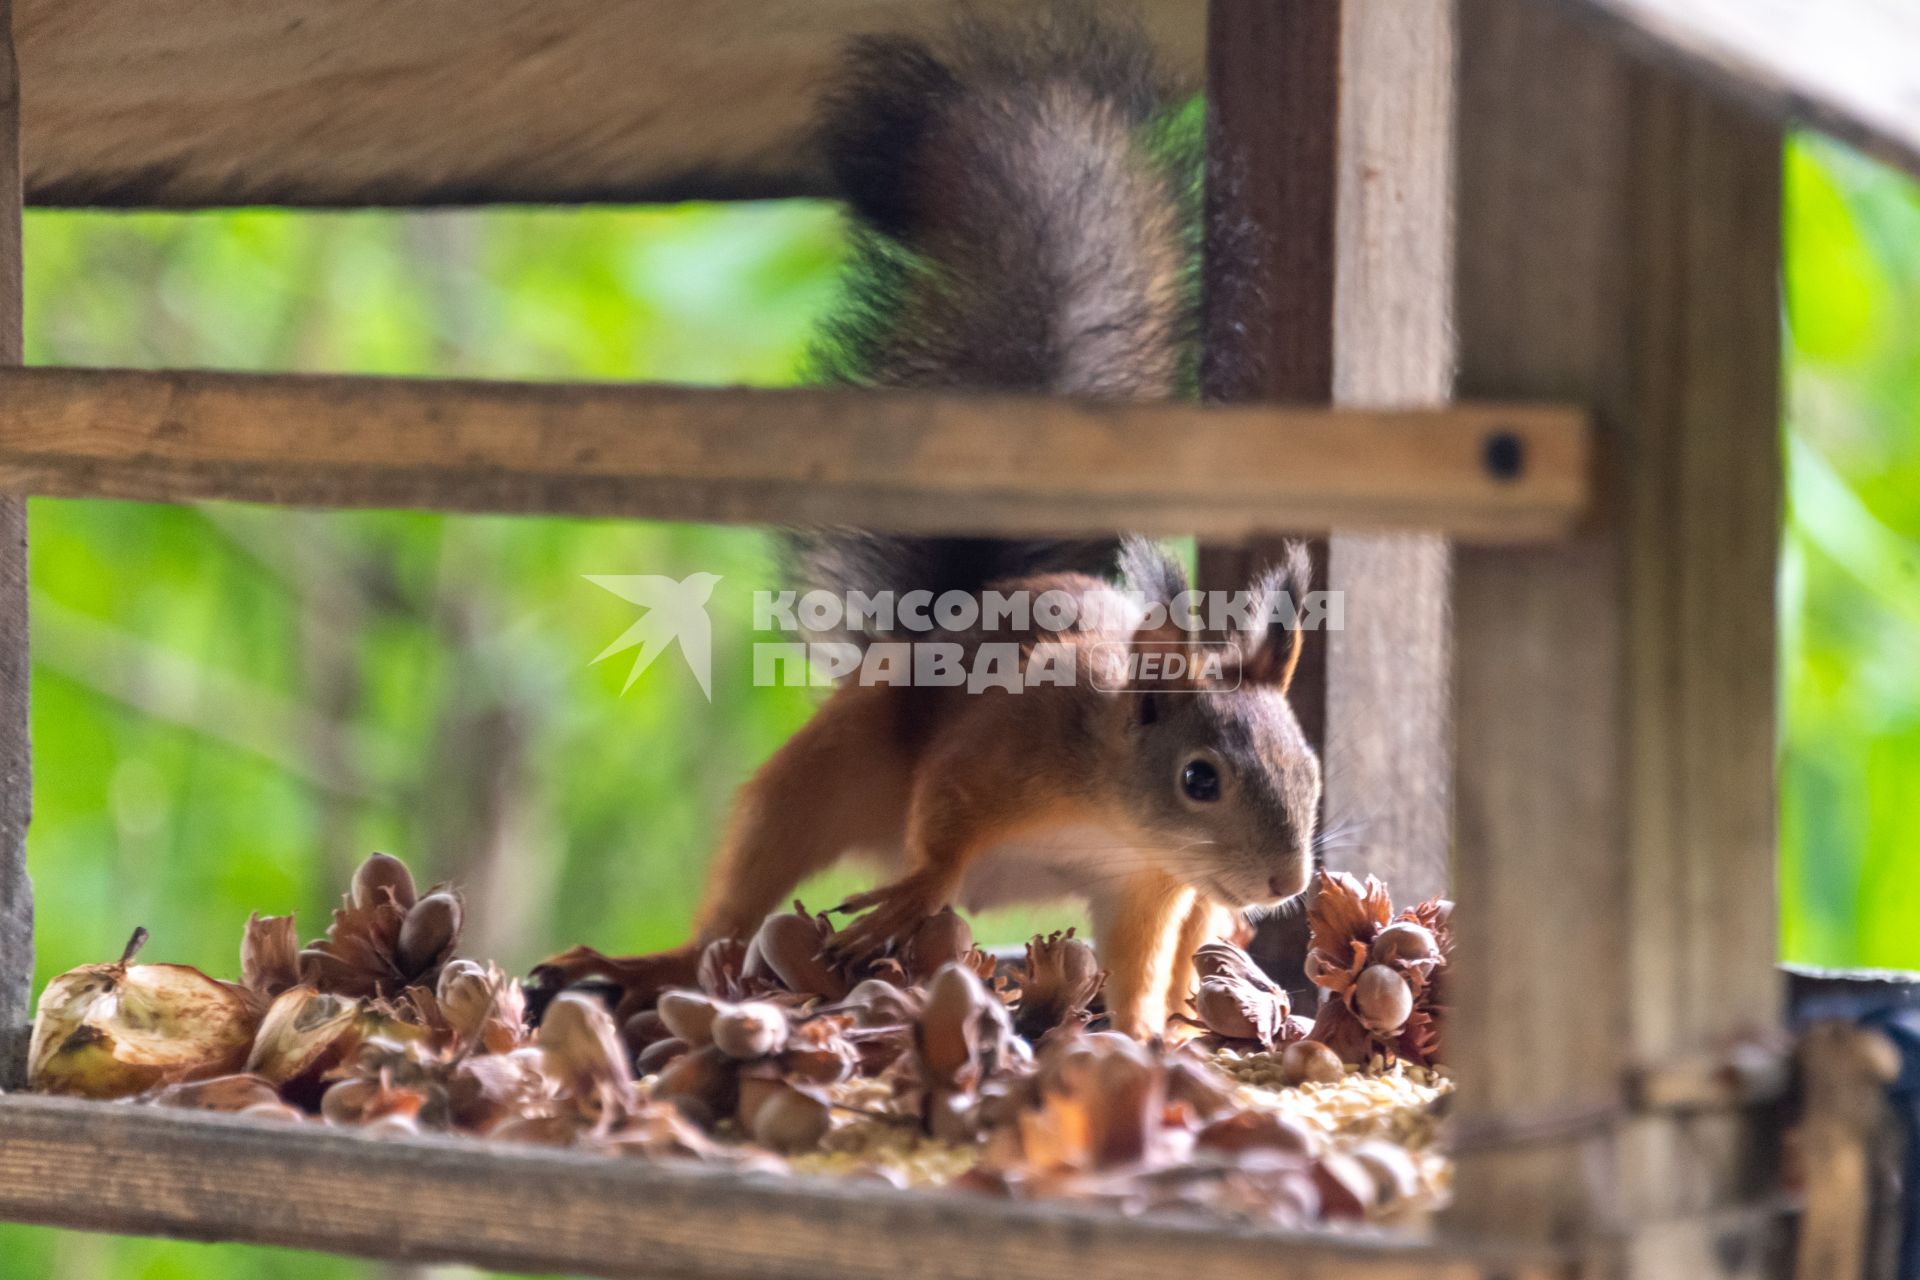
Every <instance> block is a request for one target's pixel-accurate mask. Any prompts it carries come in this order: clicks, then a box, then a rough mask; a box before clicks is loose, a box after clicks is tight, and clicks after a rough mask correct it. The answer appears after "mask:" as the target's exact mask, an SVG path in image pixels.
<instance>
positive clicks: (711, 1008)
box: [654, 991, 727, 1048]
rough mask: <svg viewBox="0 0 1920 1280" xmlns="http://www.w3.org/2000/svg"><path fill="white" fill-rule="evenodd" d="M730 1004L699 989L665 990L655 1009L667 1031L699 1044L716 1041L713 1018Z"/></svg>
mask: <svg viewBox="0 0 1920 1280" xmlns="http://www.w3.org/2000/svg"><path fill="white" fill-rule="evenodd" d="M726 1007H727V1006H726V1005H724V1004H722V1003H721V1002H720V1001H718V1000H715V999H713V998H712V997H710V996H703V995H701V994H700V993H699V992H697V991H662V992H661V993H660V1001H659V1003H658V1004H656V1005H655V1006H654V1011H655V1012H656V1013H658V1014H659V1015H660V1021H661V1022H663V1023H665V1024H666V1027H667V1030H668V1032H670V1033H671V1034H672V1035H674V1036H675V1037H676V1038H678V1039H680V1040H684V1041H685V1042H686V1043H688V1044H690V1045H692V1046H694V1047H695V1048H699V1047H700V1046H701V1045H707V1044H712V1043H713V1020H714V1019H715V1018H716V1017H718V1016H719V1014H720V1010H722V1009H723V1008H726Z"/></svg>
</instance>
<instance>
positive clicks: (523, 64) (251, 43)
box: [16, 0, 1205, 208]
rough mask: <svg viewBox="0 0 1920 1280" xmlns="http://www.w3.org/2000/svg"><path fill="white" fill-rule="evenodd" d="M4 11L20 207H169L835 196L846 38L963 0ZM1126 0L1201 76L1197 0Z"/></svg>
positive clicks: (195, 3) (1169, 53)
mask: <svg viewBox="0 0 1920 1280" xmlns="http://www.w3.org/2000/svg"><path fill="white" fill-rule="evenodd" d="M986 3H987V4H988V6H989V7H991V6H993V5H1000V6H1005V7H1014V6H1017V5H1019V4H1020V3H1021V0H986ZM16 7H17V8H18V10H19V37H20V62H21V74H22V77H23V80H24V82H25V86H26V94H25V103H26V105H25V114H24V123H25V129H26V158H27V175H26V177H27V196H28V199H29V201H30V202H32V203H35V204H56V205H141V206H153V207H170V208H178V207H192V206H199V205H240V204H278V205H321V206H326V205H429V204H498V203H507V202H526V203H549V202H565V203H576V202H582V201H617V202H630V201H664V200H692V199H749V198H753V199H758V198H766V197H773V196H792V195H822V194H827V192H828V184H827V182H826V180H825V175H824V174H823V173H822V171H821V167H820V164H819V160H818V156H817V154H816V152H815V150H814V148H813V146H812V145H811V137H810V128H811V121H812V118H813V98H814V95H815V94H816V93H818V92H819V89H820V86H821V84H822V83H823V82H824V81H825V79H826V78H827V75H828V72H829V69H830V68H831V67H832V65H833V63H834V60H835V58H836V57H837V56H838V53H839V50H840V47H841V45H842V44H843V43H844V41H845V40H846V39H847V38H848V37H849V36H852V35H856V34H861V33H865V32H873V31H889V30H908V29H928V28H931V27H934V26H937V25H939V24H942V23H944V22H945V21H946V20H947V18H948V17H949V15H950V14H951V12H952V10H953V8H954V2H953V0H806V3H804V4H795V3H790V2H789V0H725V2H724V3H718V4H685V3H679V2H677V0H542V2H541V3H539V4H527V3H524V0H462V3H460V4H459V5H457V6H453V7H449V6H448V5H447V4H444V3H439V4H432V3H394V2H393V0H276V2H275V3H273V4H260V3H257V2H256V0H16ZM1139 7H1140V9H1141V10H1142V13H1143V17H1144V19H1145V20H1146V22H1147V23H1148V25H1149V26H1150V28H1151V29H1152V31H1153V33H1154V35H1155V37H1156V39H1157V41H1158V43H1159V44H1160V46H1161V48H1162V52H1163V56H1164V57H1165V59H1166V60H1167V62H1168V64H1169V65H1170V66H1171V67H1172V68H1173V69H1174V70H1176V71H1178V72H1180V73H1182V74H1186V75H1188V76H1190V77H1192V78H1193V79H1195V80H1197V79H1198V75H1199V66H1200V46H1201V41H1202V38H1203V25H1204V14H1205V0H1146V2H1145V3H1143V4H1141V5H1140V6H1139Z"/></svg>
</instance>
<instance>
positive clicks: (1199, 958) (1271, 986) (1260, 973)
mask: <svg viewBox="0 0 1920 1280" xmlns="http://www.w3.org/2000/svg"><path fill="white" fill-rule="evenodd" d="M1193 970H1194V973H1195V974H1196V975H1197V976H1198V977H1199V978H1200V980H1201V981H1203V982H1204V981H1205V980H1206V979H1208V978H1231V979H1233V980H1234V981H1237V982H1244V983H1247V984H1248V985H1250V986H1253V987H1255V988H1257V989H1259V990H1261V991H1278V990H1279V989H1280V988H1279V987H1278V985H1276V984H1275V983H1274V981H1273V979H1271V978H1269V977H1268V976H1267V973H1266V970H1264V969H1262V968H1261V967H1260V965H1259V963H1258V962H1257V961H1255V960H1254V958H1253V957H1252V956H1250V955H1248V954H1247V953H1246V951H1245V950H1243V949H1242V948H1240V947H1236V946H1235V945H1234V944H1233V943H1231V942H1226V941H1222V940H1218V939H1216V940H1215V941H1213V942H1208V943H1204V944H1202V945H1201V947H1200V948H1199V950H1197V951H1195V952H1194V953H1193Z"/></svg>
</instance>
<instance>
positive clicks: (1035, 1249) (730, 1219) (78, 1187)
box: [0, 1097, 1565, 1280]
mask: <svg viewBox="0 0 1920 1280" xmlns="http://www.w3.org/2000/svg"><path fill="white" fill-rule="evenodd" d="M0 1218H5V1219H8V1220H13V1221H21V1222H36V1223H46V1224H51V1225H56V1226H63V1227H76V1228H81V1229H85V1230H93V1231H114V1232H122V1233H133V1234H141V1235H175V1236H186V1237H190V1238H194V1239H202V1240H242V1241H254V1242H261V1243H272V1244H281V1245H290V1246H294V1247H298V1248H314V1249H325V1250H328V1251H330V1252H336V1253H353V1254H363V1255H367V1256H371V1257H381V1258H395V1259H405V1260H413V1261H434V1260H460V1261H465V1262H471V1263H475V1264H478V1265H481V1266H488V1267H498V1268H502V1269H506V1270H513V1271H528V1270H538V1271H564V1272H574V1273H586V1274H592V1275H601V1276H629V1275H641V1274H644V1275H646V1276H649V1277H665V1276H671V1277H684V1278H686V1280H731V1278H736V1277H737V1278H740V1280H746V1278H749V1277H751V1278H752V1280H816V1278H817V1280H900V1278H901V1277H904V1276H912V1277H915V1280H981V1278H983V1277H993V1278H994V1280H1027V1278H1031V1280H1059V1278H1060V1277H1063V1276H1075V1275H1084V1276H1098V1277H1100V1280H1167V1278H1168V1277H1170V1276H1175V1277H1177V1276H1205V1277H1207V1278H1208V1280H1235V1278H1239V1277H1244V1278H1245V1280H1312V1278H1323V1280H1482V1278H1483V1277H1491V1276H1496V1275H1497V1276H1500V1277H1505V1278H1506V1280H1546V1278H1547V1277H1548V1276H1549V1275H1555V1276H1563V1275H1564V1274H1565V1273H1564V1272H1561V1271H1557V1270H1550V1266H1551V1264H1552V1262H1553V1259H1552V1258H1550V1257H1547V1256H1545V1255H1542V1254H1540V1253H1537V1252H1527V1253H1516V1252H1513V1251H1509V1250H1502V1249H1498V1248H1496V1247H1492V1246H1480V1247H1476V1248H1471V1249H1469V1248H1467V1247H1465V1246H1421V1245H1418V1244H1416V1243H1413V1242H1411V1241H1394V1240H1390V1239H1385V1238H1375V1237H1370V1236H1358V1235H1351V1234H1349V1235H1347V1236H1345V1237H1329V1236H1319V1235H1310V1234H1299V1233H1281V1232H1275V1231H1263V1230H1255V1229H1251V1228H1246V1227H1232V1226H1225V1225H1219V1224H1209V1223H1202V1222H1196V1221H1192V1220H1185V1219H1173V1218H1140V1219H1131V1220H1130V1219H1126V1218H1122V1217H1120V1216H1119V1215H1116V1214H1113V1213H1108V1212H1101V1211H1098V1210H1094V1209H1090V1208H1083V1207H1078V1206H1064V1205H1045V1204H1033V1203H1023V1204H1014V1203H1008V1202H1005V1201H998V1200H992V1199H988V1198H985V1197H978V1198H976V1197H971V1196H961V1195H952V1194H946V1195H938V1194H923V1193H915V1192H907V1191H896V1190H894V1189H892V1188H890V1187H887V1186H884V1185H881V1184H877V1183H873V1182H834V1181H828V1180H822V1179H786V1178H780V1177H777V1176H768V1175H757V1176H749V1177H740V1176H736V1175H732V1174H728V1173H724V1172H720V1171H717V1170H713V1169H710V1168H706V1167H698V1166H693V1165H690V1164H685V1163H657V1162H649V1161H643V1160H637V1159H617V1158H604V1157H595V1156H586V1155H580V1154H576V1153H571V1152H564V1151H546V1150H539V1149H534V1148H517V1147H508V1146H504V1145H498V1144H496V1145H489V1146H483V1145H481V1144H478V1143H475V1142H473V1141H469V1140H460V1139H452V1138H420V1139H381V1138H372V1137H367V1136H364V1135H361V1134H356V1133H352V1132H344V1131H340V1130H328V1129H322V1128H320V1127H318V1126H315V1127H312V1128H299V1129H296V1128H293V1127H290V1126H288V1125H286V1124H282V1123H275V1122H271V1121H252V1120H245V1119H240V1118H237V1117H229V1116H215V1115H202V1114H199V1113H188V1112H170V1111H163V1110H159V1109H152V1108H142V1107H131V1106H123V1105H121V1106H116V1105H108V1104H100V1103H85V1102H73V1101H67V1100H62V1099H49V1098H31V1097H14V1098H8V1099H5V1100H0Z"/></svg>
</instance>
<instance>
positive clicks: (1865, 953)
mask: <svg viewBox="0 0 1920 1280" xmlns="http://www.w3.org/2000/svg"><path fill="white" fill-rule="evenodd" d="M1786 211H1787V241H1788V246H1789V252H1788V255H1787V263H1786V295H1787V322H1788V333H1789V348H1788V361H1787V426H1788V431H1787V446H1786V447H1787V450H1788V454H1787V456H1788V464H1789V465H1788V517H1789V518H1788V526H1787V537H1786V542H1785V546H1784V554H1783V559H1782V565H1781V587H1782V592H1781V621H1782V637H1783V641H1784V644H1783V646H1782V650H1783V653H1782V659H1783V660H1782V677H1781V678H1782V688H1783V692H1784V697H1785V705H1786V716H1785V734H1784V743H1783V759H1782V773H1781V782H1782V796H1781V864H1780V881H1781V891H1782V893H1781V896H1782V901H1783V911H1782V949H1783V952H1784V954H1785V956H1786V957H1787V958H1788V959H1791V960H1800V961H1806V962H1808V963H1815V964H1829V965H1871V966H1885V967H1892V968H1909V969H1920V928H1916V927H1915V926H1916V922H1917V921H1920V821H1916V817H1920V805H1917V804H1916V800H1920V184H1916V183H1914V182H1913V181H1912V180H1911V179H1908V178H1904V177H1902V176H1900V175H1898V174H1895V173H1893V172H1891V171H1889V170H1887V169H1885V168H1883V167H1881V166H1879V165H1877V164H1873V163H1871V162H1869V161H1867V160H1865V159H1863V158H1861V157H1859V156H1857V155H1854V154H1852V153H1850V152H1848V151H1846V150H1845V149H1843V148H1841V147H1839V146H1838V145H1835V144H1830V143H1825V142H1821V141H1817V140H1805V141H1800V142H1797V143H1796V144H1795V145H1794V146H1792V147H1791V148H1790V149H1789V151H1788V154H1787V203H1786Z"/></svg>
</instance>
